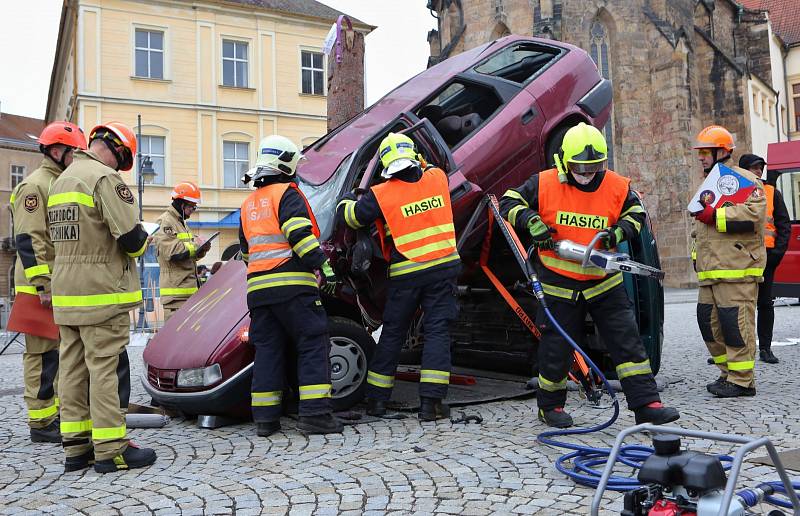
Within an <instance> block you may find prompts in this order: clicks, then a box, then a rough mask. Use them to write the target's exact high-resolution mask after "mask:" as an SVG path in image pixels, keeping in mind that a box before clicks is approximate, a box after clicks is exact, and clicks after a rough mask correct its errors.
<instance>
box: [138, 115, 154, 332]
mask: <svg viewBox="0 0 800 516" xmlns="http://www.w3.org/2000/svg"><path fill="white" fill-rule="evenodd" d="M137 133H138V134H137V135H136V139H137V143H138V145H137V146H136V147H137V150H136V165H137V173H136V186H137V190H138V192H139V220H142V219H143V216H144V213H143V210H144V208H143V204H142V196H143V195H144V185H145V183H147V184H150V183H151V182H152V181H153V179H154V178H155V177H156V171H155V169H154V168H153V160H151V159H150V156H142V150H141V149H142V115H138V126H137ZM144 257H145V255H144V254H142V255H141V256H140V257H139V284H140V287H141V289H142V292H143V293H144V292H145V291H146V290H147V289H146V288H145V279H144ZM147 301H148V300H147V299H144V300H143V303H142V304H141V305H139V323H138V324H137V328H139V327H141V328H142V329H144V328H146V327H147V319H146V318H145V314H144V312H145V306H144V303H146V302H147ZM150 302H151V303H152V299H150Z"/></svg>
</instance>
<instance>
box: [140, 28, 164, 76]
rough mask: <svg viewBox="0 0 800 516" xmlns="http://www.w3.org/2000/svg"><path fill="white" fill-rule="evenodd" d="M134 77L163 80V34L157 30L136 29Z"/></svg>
mask: <svg viewBox="0 0 800 516" xmlns="http://www.w3.org/2000/svg"><path fill="white" fill-rule="evenodd" d="M134 52H135V53H136V56H135V61H136V70H135V72H136V77H144V78H147V79H163V78H164V33H163V32H161V31H157V30H147V29H136V34H135V42H134Z"/></svg>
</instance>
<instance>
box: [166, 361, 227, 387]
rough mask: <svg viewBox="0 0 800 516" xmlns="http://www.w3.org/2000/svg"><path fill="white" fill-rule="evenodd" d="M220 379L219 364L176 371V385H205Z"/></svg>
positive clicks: (220, 370)
mask: <svg viewBox="0 0 800 516" xmlns="http://www.w3.org/2000/svg"><path fill="white" fill-rule="evenodd" d="M220 380H222V369H221V368H220V367H219V364H213V365H210V366H208V367H197V368H195V369H181V370H180V371H178V379H177V384H178V387H206V386H208V385H213V384H215V383H217V382H218V381H220Z"/></svg>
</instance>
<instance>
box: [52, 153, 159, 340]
mask: <svg viewBox="0 0 800 516" xmlns="http://www.w3.org/2000/svg"><path fill="white" fill-rule="evenodd" d="M74 156H75V157H74V160H73V162H72V164H71V165H70V166H69V167H67V169H66V170H65V171H64V172H63V173H62V174H61V177H59V178H58V179H57V180H56V181H55V182H53V186H52V188H51V189H50V198H49V199H48V201H47V218H48V224H49V226H50V237H51V238H52V240H53V244H54V247H55V265H54V267H53V311H54V314H55V321H56V323H57V324H59V325H63V326H84V325H95V324H101V323H103V322H104V321H107V320H108V319H110V318H112V317H115V316H117V315H120V314H125V313H127V312H128V311H129V310H131V309H133V308H134V307H136V306H138V305H139V304H140V303H141V301H142V291H141V289H140V287H139V274H138V272H137V270H136V262H135V260H134V258H135V257H137V256H141V255H142V254H143V253H144V251H145V249H146V247H147V233H146V232H145V231H144V229H142V226H141V224H139V220H138V208H137V205H136V200H135V199H134V197H133V194H132V193H131V191H130V189H129V188H128V186H127V185H126V184H125V182H124V181H123V180H122V177H121V176H120V175H119V173H117V172H116V171H115V170H113V169H111V168H109V167H107V166H106V165H105V164H103V163H102V162H101V161H100V159H99V158H98V157H97V156H96V155H95V154H93V153H92V152H91V151H75V155H74Z"/></svg>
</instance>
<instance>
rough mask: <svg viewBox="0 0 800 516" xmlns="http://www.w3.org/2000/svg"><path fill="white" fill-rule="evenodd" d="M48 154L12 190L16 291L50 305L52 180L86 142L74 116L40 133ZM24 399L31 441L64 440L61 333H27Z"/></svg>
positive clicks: (42, 149)
mask: <svg viewBox="0 0 800 516" xmlns="http://www.w3.org/2000/svg"><path fill="white" fill-rule="evenodd" d="M38 141H39V150H40V151H41V152H42V154H44V159H43V160H42V163H41V164H40V165H39V168H37V169H36V170H34V171H33V172H32V173H31V175H29V176H28V177H26V178H25V179H24V180H23V181H22V182H21V183H20V184H19V185H17V187H16V188H15V189H14V192H13V193H12V194H11V210H12V213H13V217H14V241H15V242H16V246H17V263H16V266H15V268H14V290H15V292H16V293H17V294H31V295H34V296H37V295H38V296H39V301H40V303H41V304H42V306H44V307H46V308H49V307H50V306H51V299H50V273H51V271H52V268H53V258H54V254H53V242H51V241H50V235H49V234H48V233H47V199H48V197H49V195H50V185H51V184H52V183H53V181H55V180H56V178H58V176H59V175H61V172H62V171H63V170H64V169H65V168H67V167H68V166H69V164H70V163H72V153H73V151H74V150H75V149H85V148H86V137H85V136H84V135H83V131H81V129H80V128H79V127H78V126H77V125H75V124H71V123H69V122H53V123H52V124H49V125H48V126H47V127H45V128H44V129H43V130H42V134H40V135H39V140H38ZM22 368H23V375H24V378H25V404H26V405H27V406H28V425H29V426H30V432H31V441H33V442H35V443H36V442H48V443H60V442H61V433H60V431H59V428H58V339H56V340H50V339H47V338H45V337H40V336H38V335H25V353H24V354H23V356H22Z"/></svg>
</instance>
